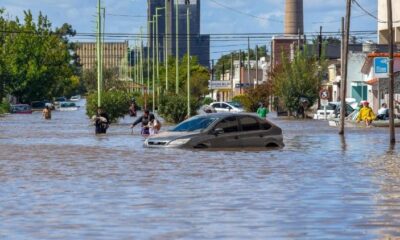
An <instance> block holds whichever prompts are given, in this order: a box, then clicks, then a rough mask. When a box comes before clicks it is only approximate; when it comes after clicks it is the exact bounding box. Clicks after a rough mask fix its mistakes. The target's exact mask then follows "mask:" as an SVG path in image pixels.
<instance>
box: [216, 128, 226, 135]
mask: <svg viewBox="0 0 400 240" xmlns="http://www.w3.org/2000/svg"><path fill="white" fill-rule="evenodd" d="M213 133H214V135H215V136H218V135H220V134H223V133H224V129H222V128H216V129H214V130H213Z"/></svg>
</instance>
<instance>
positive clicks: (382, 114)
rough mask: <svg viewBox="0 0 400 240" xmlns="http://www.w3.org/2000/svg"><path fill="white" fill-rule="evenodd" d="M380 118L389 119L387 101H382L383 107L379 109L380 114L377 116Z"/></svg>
mask: <svg viewBox="0 0 400 240" xmlns="http://www.w3.org/2000/svg"><path fill="white" fill-rule="evenodd" d="M376 117H377V118H378V119H379V120H387V119H388V118H389V109H388V108H387V105H386V103H382V106H381V108H379V110H378V116H376Z"/></svg>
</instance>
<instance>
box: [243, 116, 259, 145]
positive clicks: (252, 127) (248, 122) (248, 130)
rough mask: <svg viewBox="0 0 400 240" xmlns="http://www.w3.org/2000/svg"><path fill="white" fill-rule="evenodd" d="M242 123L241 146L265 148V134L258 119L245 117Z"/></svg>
mask: <svg viewBox="0 0 400 240" xmlns="http://www.w3.org/2000/svg"><path fill="white" fill-rule="evenodd" d="M239 122H240V135H239V138H240V144H241V146H242V147H263V146H264V145H265V143H264V137H265V134H264V133H263V132H264V130H262V129H261V126H260V122H259V120H258V119H257V118H256V117H252V116H244V117H241V118H240V119H239Z"/></svg>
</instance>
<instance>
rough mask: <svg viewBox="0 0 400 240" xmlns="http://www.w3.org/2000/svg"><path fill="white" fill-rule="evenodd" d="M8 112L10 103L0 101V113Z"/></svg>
mask: <svg viewBox="0 0 400 240" xmlns="http://www.w3.org/2000/svg"><path fill="white" fill-rule="evenodd" d="M8 112H10V103H8V102H7V101H3V102H0V114H3V113H8Z"/></svg>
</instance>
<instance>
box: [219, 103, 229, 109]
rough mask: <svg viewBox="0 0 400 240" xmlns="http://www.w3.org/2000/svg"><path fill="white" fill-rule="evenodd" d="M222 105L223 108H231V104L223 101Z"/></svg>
mask: <svg viewBox="0 0 400 240" xmlns="http://www.w3.org/2000/svg"><path fill="white" fill-rule="evenodd" d="M221 107H222V108H230V107H229V105H228V104H226V103H221Z"/></svg>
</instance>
